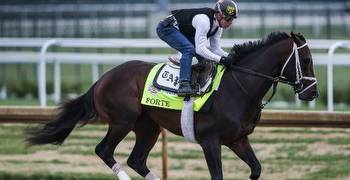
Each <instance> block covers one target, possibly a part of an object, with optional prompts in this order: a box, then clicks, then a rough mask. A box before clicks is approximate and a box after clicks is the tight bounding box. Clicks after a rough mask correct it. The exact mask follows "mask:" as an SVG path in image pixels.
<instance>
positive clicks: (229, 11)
mask: <svg viewBox="0 0 350 180" xmlns="http://www.w3.org/2000/svg"><path fill="white" fill-rule="evenodd" d="M214 9H215V11H217V12H219V13H221V14H223V15H224V16H225V17H232V18H237V15H238V6H237V4H236V3H235V2H234V1H233V0H218V2H217V3H216V5H215V8H214Z"/></svg>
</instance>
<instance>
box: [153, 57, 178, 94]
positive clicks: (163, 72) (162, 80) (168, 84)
mask: <svg viewBox="0 0 350 180" xmlns="http://www.w3.org/2000/svg"><path fill="white" fill-rule="evenodd" d="M179 77H180V67H179V66H175V65H173V64H171V63H167V64H164V65H163V66H162V67H161V68H160V70H159V71H158V72H157V74H156V76H155V78H154V80H153V85H154V86H155V87H158V88H160V89H165V90H167V91H170V92H174V93H176V92H177V89H179V83H180V79H179Z"/></svg>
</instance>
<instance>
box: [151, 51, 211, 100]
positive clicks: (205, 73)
mask: <svg viewBox="0 0 350 180" xmlns="http://www.w3.org/2000/svg"><path fill="white" fill-rule="evenodd" d="M169 61H170V62H168V63H166V64H164V65H163V67H162V68H160V70H159V71H158V73H157V75H156V77H155V78H154V81H153V85H154V87H156V88H158V89H163V90H166V91H170V92H172V93H176V92H177V89H178V88H179V80H180V79H179V74H180V63H179V60H178V58H177V57H175V56H171V57H169ZM216 65H217V63H216V62H213V61H209V60H202V61H199V62H198V63H197V64H195V65H193V66H192V73H191V74H192V77H191V83H192V86H194V87H199V92H198V93H197V95H198V96H201V95H203V94H205V93H207V92H209V91H210V90H211V88H212V83H213V79H214V78H215V74H216Z"/></svg>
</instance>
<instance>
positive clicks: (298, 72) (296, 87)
mask: <svg viewBox="0 0 350 180" xmlns="http://www.w3.org/2000/svg"><path fill="white" fill-rule="evenodd" d="M305 46H307V43H305V44H303V45H301V46H299V47H297V45H296V44H295V43H293V51H292V53H291V54H290V55H289V57H288V59H287V60H286V62H285V63H284V65H283V67H282V70H281V73H280V76H279V78H280V79H281V80H283V81H287V84H291V82H289V81H288V80H287V78H286V77H285V76H284V75H283V73H284V70H285V68H286V67H287V64H288V63H289V62H290V60H291V58H292V56H293V54H295V75H296V78H295V82H294V84H291V85H292V86H293V88H294V91H295V92H296V93H298V94H302V93H304V92H305V91H306V90H308V89H310V88H311V87H312V86H314V85H316V84H317V79H316V77H309V76H303V72H302V70H301V66H300V60H299V51H298V50H299V49H302V48H304V47H305ZM301 80H308V81H313V83H311V84H310V85H308V86H307V87H306V88H303V87H304V84H303V83H302V81H301ZM280 82H282V81H280Z"/></svg>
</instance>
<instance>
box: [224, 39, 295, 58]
mask: <svg viewBox="0 0 350 180" xmlns="http://www.w3.org/2000/svg"><path fill="white" fill-rule="evenodd" d="M289 37H290V36H289V35H288V34H287V33H285V32H272V33H270V34H269V35H267V36H266V37H264V38H263V39H261V40H256V41H249V42H245V43H243V44H236V45H234V46H233V47H232V49H231V53H230V54H234V55H235V56H236V58H237V59H242V58H243V57H245V56H246V55H248V54H251V53H252V52H254V51H257V50H259V49H261V48H263V47H266V46H270V45H272V44H275V43H277V42H279V41H281V40H284V39H287V38H289Z"/></svg>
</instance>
